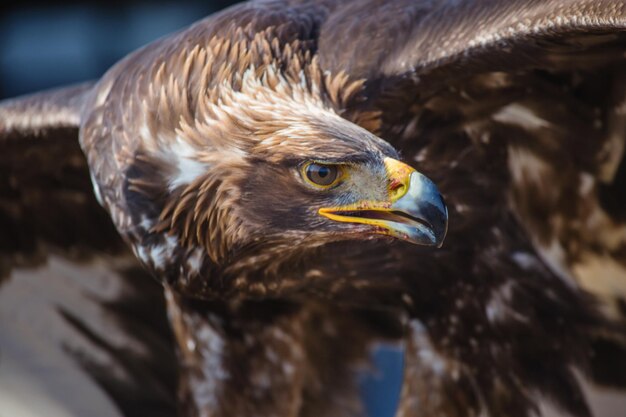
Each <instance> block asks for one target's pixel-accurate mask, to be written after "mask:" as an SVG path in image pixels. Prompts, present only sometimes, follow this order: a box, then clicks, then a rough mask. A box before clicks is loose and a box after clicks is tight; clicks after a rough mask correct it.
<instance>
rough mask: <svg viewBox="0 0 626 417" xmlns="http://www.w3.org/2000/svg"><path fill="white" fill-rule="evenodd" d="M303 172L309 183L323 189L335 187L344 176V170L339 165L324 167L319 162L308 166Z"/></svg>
mask: <svg viewBox="0 0 626 417" xmlns="http://www.w3.org/2000/svg"><path fill="white" fill-rule="evenodd" d="M302 171H303V174H304V178H305V179H306V180H307V181H308V182H309V183H311V184H313V185H315V186H317V187H323V188H328V187H330V186H332V185H335V184H336V183H337V182H338V181H339V180H340V179H341V176H342V170H341V168H340V167H338V166H337V165H324V164H319V163H317V162H310V163H308V164H306V165H305V166H304V167H303V169H302Z"/></svg>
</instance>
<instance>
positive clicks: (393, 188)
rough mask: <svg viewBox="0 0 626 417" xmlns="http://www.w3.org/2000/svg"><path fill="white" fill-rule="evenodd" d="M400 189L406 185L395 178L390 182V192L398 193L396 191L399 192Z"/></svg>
mask: <svg viewBox="0 0 626 417" xmlns="http://www.w3.org/2000/svg"><path fill="white" fill-rule="evenodd" d="M400 187H404V184H403V183H402V182H400V181H398V180H397V179H395V178H394V179H392V180H391V181H390V182H389V190H390V191H396V190H397V189H398V188H400Z"/></svg>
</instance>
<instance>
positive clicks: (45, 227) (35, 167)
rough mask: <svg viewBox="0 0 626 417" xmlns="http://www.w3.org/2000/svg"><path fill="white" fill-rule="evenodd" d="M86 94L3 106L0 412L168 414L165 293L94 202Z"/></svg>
mask: <svg viewBox="0 0 626 417" xmlns="http://www.w3.org/2000/svg"><path fill="white" fill-rule="evenodd" d="M90 91H91V84H82V85H79V86H76V87H68V88H63V89H59V90H54V91H50V92H44V93H39V94H35V95H32V96H27V97H23V98H17V99H13V100H8V101H4V102H1V103H0V230H1V232H0V403H2V410H3V412H7V413H9V414H13V415H25V416H29V415H55V416H79V415H89V414H92V413H93V412H94V410H98V414H99V415H106V416H118V415H121V413H123V414H124V415H145V412H146V410H150V413H152V414H155V415H172V414H173V413H174V399H173V397H174V384H175V370H174V368H173V367H174V363H175V359H174V357H173V351H172V343H171V336H170V334H169V330H168V326H167V321H166V318H165V313H164V311H165V307H164V305H163V297H162V291H161V289H160V286H159V285H158V284H157V283H156V282H153V280H152V279H151V278H150V277H149V276H148V275H147V274H146V273H145V272H144V271H143V269H142V268H141V267H139V266H138V264H137V262H136V260H135V259H134V257H133V256H132V254H131V253H129V251H128V250H127V249H126V248H125V247H124V245H123V242H122V241H121V239H120V238H119V236H118V234H117V232H116V231H115V228H114V227H113V225H112V223H111V220H110V219H109V217H108V215H107V214H106V212H105V211H104V210H103V209H102V208H101V207H100V205H99V204H98V202H97V201H96V198H95V197H94V194H93V189H92V185H91V181H90V177H89V170H88V167H87V162H86V159H85V157H84V155H83V153H82V151H81V149H80V146H79V143H78V132H79V122H80V115H81V107H82V103H83V102H84V100H85V98H86V97H87V96H88V94H89V93H90ZM156 364H158V366H157V365H156Z"/></svg>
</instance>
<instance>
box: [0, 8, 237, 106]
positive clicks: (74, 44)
mask: <svg viewBox="0 0 626 417" xmlns="http://www.w3.org/2000/svg"><path fill="white" fill-rule="evenodd" d="M234 3H237V2H236V1H229V0H178V1H172V0H169V1H165V0H163V1H151V2H146V1H143V2H139V1H130V0H129V1H81V2H78V1H66V2H63V1H55V2H43V1H41V2H32V1H20V2H19V3H18V2H14V3H8V4H6V5H4V6H2V7H3V8H2V9H1V13H0V99H3V98H7V97H13V96H17V95H21V94H25V93H29V92H33V91H37V90H41V89H45V88H50V87H55V86H60V85H64V84H68V83H74V82H79V81H86V80H90V79H95V78H98V77H100V76H101V75H102V74H103V73H104V72H105V71H106V70H107V69H108V68H109V67H110V66H111V65H113V64H114V63H115V62H116V61H118V60H119V59H120V58H122V57H123V56H124V55H126V54H127V53H128V52H130V51H132V50H134V49H137V48H138V47H140V46H142V45H145V44H147V43H149V42H150V41H153V40H155V39H156V38H159V37H161V36H163V35H166V34H168V33H171V32H174V31H177V30H179V29H181V28H183V27H185V26H187V25H188V24H190V23H192V22H194V21H196V20H198V19H201V18H202V17H204V16H207V15H209V14H211V13H212V12H214V11H216V10H219V9H222V8H224V7H227V6H229V5H231V4H234Z"/></svg>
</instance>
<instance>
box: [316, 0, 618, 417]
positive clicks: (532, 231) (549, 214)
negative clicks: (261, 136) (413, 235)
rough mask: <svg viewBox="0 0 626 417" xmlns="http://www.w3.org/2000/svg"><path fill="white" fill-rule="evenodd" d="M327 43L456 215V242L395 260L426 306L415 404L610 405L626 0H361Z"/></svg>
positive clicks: (414, 328) (463, 408) (412, 294)
mask: <svg viewBox="0 0 626 417" xmlns="http://www.w3.org/2000/svg"><path fill="white" fill-rule="evenodd" d="M318 53H319V56H320V62H321V63H322V66H323V67H324V69H326V70H329V71H331V72H333V73H337V72H340V71H345V72H346V73H347V74H348V75H349V76H351V77H353V78H354V79H365V80H366V86H365V90H364V94H363V96H362V97H361V98H359V99H357V100H355V101H354V103H353V104H352V107H351V108H350V109H349V110H350V112H347V113H346V114H348V115H352V114H356V117H355V120H357V121H358V120H359V117H358V115H359V112H363V111H368V112H371V111H378V112H380V114H381V116H380V119H379V121H378V127H377V128H376V129H377V133H378V134H379V135H380V136H381V137H383V138H384V139H386V140H388V141H389V142H391V143H392V144H393V145H394V146H396V147H397V148H399V149H400V150H401V151H402V153H403V155H404V157H405V159H407V160H408V161H409V162H410V163H412V164H413V165H415V166H416V167H417V168H418V169H419V170H420V171H422V172H425V173H427V174H428V175H429V176H430V177H431V178H432V179H433V180H434V181H435V182H436V183H437V185H438V187H439V188H440V190H441V191H442V194H443V195H444V197H445V198H446V202H447V204H448V207H449V210H450V229H449V233H448V237H447V238H446V243H445V245H444V247H443V248H442V250H440V251H438V252H435V253H429V254H427V255H425V256H424V255H421V254H419V253H415V249H413V248H410V247H408V246H405V245H397V246H396V247H394V249H393V251H394V253H392V254H389V256H388V258H389V259H390V260H391V259H393V260H395V264H398V263H399V264H400V266H397V265H396V266H389V267H388V268H389V270H388V272H389V274H390V275H393V276H401V277H403V278H404V279H405V282H406V293H407V296H406V297H405V300H406V302H407V305H408V307H409V308H410V309H411V311H412V316H413V317H414V319H413V324H412V325H411V333H412V338H411V340H410V341H409V342H408V343H409V345H410V344H412V345H413V348H412V349H411V350H410V354H409V357H408V358H407V372H406V379H407V380H406V383H405V390H406V391H405V397H404V399H403V406H402V412H403V413H404V414H402V415H446V416H456V415H468V414H469V415H478V414H480V413H481V412H486V413H487V414H489V415H509V416H526V415H529V414H530V413H532V412H534V411H541V412H543V413H544V415H549V411H547V409H548V408H557V409H560V410H561V411H560V412H561V413H565V414H568V415H569V414H571V415H580V416H585V415H589V414H590V413H591V412H592V411H596V412H598V413H599V411H598V408H597V407H598V406H597V405H596V404H594V398H595V397H593V396H592V395H591V394H589V393H585V392H583V389H582V388H581V387H583V388H585V387H588V385H585V383H582V384H581V383H580V380H581V379H584V378H591V379H593V380H595V381H597V382H598V381H599V382H603V383H609V384H616V385H624V384H625V383H626V381H625V380H624V378H623V375H624V373H623V372H624V369H623V365H622V364H624V363H625V362H624V354H625V350H624V335H625V334H626V332H625V330H624V327H623V314H624V310H623V305H624V297H626V250H625V249H626V223H625V220H626V216H625V214H626V204H625V203H626V189H625V188H624V186H623V184H624V181H626V168H625V167H626V162H624V153H623V151H624V143H625V138H626V113H625V112H624V106H625V103H626V88H625V86H626V85H625V81H626V6H625V5H624V4H623V2H617V1H602V0H597V1H591V0H581V1H563V0H561V1H529V0H514V1H510V0H489V1H482V0H481V1H478V0H474V1H472V0H462V1H458V0H455V1H438V2H430V1H421V2H415V1H397V2H392V3H390V2H378V1H364V2H358V1H357V2H350V3H344V4H343V6H341V7H340V8H339V9H337V10H336V11H335V12H333V13H332V14H331V15H330V16H329V18H328V19H327V20H326V21H325V22H324V24H323V25H322V28H321V29H320V38H319V50H318ZM369 126H371V125H369ZM370 128H371V127H370ZM398 260H400V261H399V262H398ZM393 264H394V263H392V262H389V263H388V265H393ZM581 288H582V289H583V290H585V291H581ZM589 293H591V294H593V295H594V296H595V297H596V298H594V299H592V298H591V297H589ZM598 300H599V301H600V303H598ZM607 363H612V364H614V367H612V366H606V364H607ZM574 369H577V370H576V371H574ZM618 370H619V371H618ZM431 393H436V394H431ZM584 396H590V398H587V401H585V399H584ZM586 403H587V404H586ZM589 404H591V405H589ZM621 407H623V402H622V405H621Z"/></svg>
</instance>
